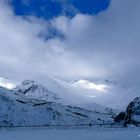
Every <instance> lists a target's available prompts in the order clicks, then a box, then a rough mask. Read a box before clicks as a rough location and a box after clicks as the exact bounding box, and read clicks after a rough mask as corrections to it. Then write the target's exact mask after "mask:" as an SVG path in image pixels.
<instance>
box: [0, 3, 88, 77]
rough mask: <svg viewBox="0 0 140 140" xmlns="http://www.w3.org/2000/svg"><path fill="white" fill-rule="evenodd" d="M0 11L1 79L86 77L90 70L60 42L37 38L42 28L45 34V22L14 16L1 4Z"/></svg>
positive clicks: (8, 8)
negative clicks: (2, 77) (50, 76)
mask: <svg viewBox="0 0 140 140" xmlns="http://www.w3.org/2000/svg"><path fill="white" fill-rule="evenodd" d="M0 9H1V13H0V18H1V20H0V31H1V32H0V65H1V69H0V74H1V76H6V77H12V78H19V79H25V78H31V77H36V76H38V75H44V76H46V75H55V76H60V77H64V76H68V77H69V76H76V75H83V74H84V75H87V74H88V72H89V71H90V70H89V69H88V68H87V67H86V66H85V65H86V64H84V63H83V62H82V61H81V60H79V59H78V57H77V56H75V55H74V54H72V53H71V52H67V51H65V50H64V49H63V47H61V46H60V45H62V43H61V44H60V40H59V39H57V38H54V39H53V41H52V40H48V41H47V42H46V41H44V40H43V39H41V38H40V37H39V34H40V32H42V31H43V30H44V29H45V30H46V34H47V28H46V27H47V25H48V23H47V22H46V21H43V20H41V19H36V18H33V17H29V20H27V19H25V18H23V17H18V16H15V15H14V13H13V11H12V10H11V7H9V6H8V5H6V4H5V3H3V2H1V3H0ZM48 34H49V33H48ZM75 60H76V61H75ZM85 71H86V72H85Z"/></svg>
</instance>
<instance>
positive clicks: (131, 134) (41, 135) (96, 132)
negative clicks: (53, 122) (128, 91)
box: [0, 128, 140, 140]
mask: <svg viewBox="0 0 140 140" xmlns="http://www.w3.org/2000/svg"><path fill="white" fill-rule="evenodd" d="M0 139H1V140H47V139H48V140H49V139H50V140H66V139H67V140H93V139H94V140H124V139H125V140H139V139H140V130H139V129H123V128H120V129H119V128H118V129H104V130H103V129H92V128H88V129H73V130H64V129H61V130H60V129H59V130H57V129H46V128H44V129H43V128H42V129H38V128H36V129H35V128H34V129H26V128H25V129H23V128H20V129H18V130H17V129H9V130H7V129H1V130H0Z"/></svg>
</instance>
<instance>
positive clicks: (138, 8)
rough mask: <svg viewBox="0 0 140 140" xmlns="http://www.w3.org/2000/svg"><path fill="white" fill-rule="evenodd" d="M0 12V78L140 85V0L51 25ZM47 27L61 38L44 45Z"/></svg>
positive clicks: (0, 6)
mask: <svg viewBox="0 0 140 140" xmlns="http://www.w3.org/2000/svg"><path fill="white" fill-rule="evenodd" d="M0 9H1V13H0V18H1V19H0V31H1V32H0V43H1V45H0V53H1V55H0V65H1V69H0V74H1V75H3V76H7V75H8V76H10V77H12V78H13V77H15V76H16V77H18V78H20V79H23V78H26V77H36V76H39V75H42V76H47V75H53V76H57V77H61V78H65V79H74V78H75V79H76V78H79V77H82V78H83V77H84V78H100V79H101V78H106V77H109V78H115V79H118V80H123V81H129V82H133V83H134V82H140V79H139V77H138V75H139V74H140V72H139V71H140V62H139V59H140V56H139V52H140V46H139V45H140V43H139V36H140V28H139V25H140V15H139V13H140V1H139V0H133V1H132V0H130V1H128V0H123V1H122V0H112V1H111V3H110V6H109V8H108V9H107V10H106V11H103V12H101V13H100V14H98V15H95V16H93V15H85V14H77V15H75V16H74V17H73V18H68V17H65V16H63V15H60V16H59V17H57V18H54V19H50V20H44V19H41V18H40V19H39V18H37V17H33V16H27V17H22V16H16V15H14V13H13V11H12V8H11V6H8V5H6V4H3V3H2V2H0ZM50 27H51V28H53V29H55V30H57V31H58V33H61V34H62V35H63V36H64V38H60V37H59V36H53V37H51V38H48V39H46V40H45V39H44V36H45V35H46V36H49V35H50ZM42 32H43V33H44V35H43V38H42V37H40V36H39V35H40V33H42ZM130 79H131V80H130Z"/></svg>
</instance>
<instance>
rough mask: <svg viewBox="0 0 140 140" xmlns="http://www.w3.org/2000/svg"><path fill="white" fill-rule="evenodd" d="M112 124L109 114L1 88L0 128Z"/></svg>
mask: <svg viewBox="0 0 140 140" xmlns="http://www.w3.org/2000/svg"><path fill="white" fill-rule="evenodd" d="M28 82H29V81H28ZM23 84H25V82H24V83H23ZM26 84H27V83H26ZM24 93H25V92H24ZM112 121H113V120H112V118H111V115H108V114H104V113H97V112H92V111H90V110H87V109H83V108H79V107H74V106H68V105H62V104H61V103H56V102H49V101H45V100H41V99H40V100H38V99H33V98H32V99H31V98H28V97H27V96H26V95H25V94H23V95H22V96H20V95H16V94H13V92H12V91H10V90H7V89H5V88H3V87H0V126H45V125H83V124H87V125H88V124H100V123H109V124H110V123H112Z"/></svg>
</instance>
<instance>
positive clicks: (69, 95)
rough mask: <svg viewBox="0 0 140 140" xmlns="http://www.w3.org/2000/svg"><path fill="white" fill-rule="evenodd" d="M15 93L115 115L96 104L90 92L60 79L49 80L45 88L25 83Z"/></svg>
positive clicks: (34, 83)
mask: <svg viewBox="0 0 140 140" xmlns="http://www.w3.org/2000/svg"><path fill="white" fill-rule="evenodd" d="M13 92H14V93H15V94H17V95H20V96H24V95H25V96H26V97H27V98H28V99H37V100H43V101H47V102H55V103H61V104H63V105H71V106H77V107H81V108H84V109H88V110H91V111H94V112H100V113H108V114H114V113H115V112H116V110H113V109H111V108H109V107H107V106H103V105H100V104H97V103H95V102H94V100H93V99H92V98H91V97H90V96H88V94H90V93H89V92H87V91H86V90H85V91H82V90H81V89H79V88H76V87H75V86H73V85H71V84H68V83H66V82H64V81H60V80H58V79H51V78H48V79H47V80H46V83H45V86H42V85H40V84H38V83H37V82H35V81H32V80H26V81H23V82H22V83H21V84H19V85H18V86H17V87H16V88H15V89H13Z"/></svg>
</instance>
